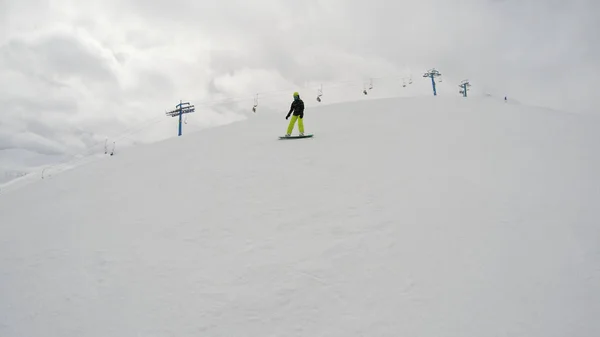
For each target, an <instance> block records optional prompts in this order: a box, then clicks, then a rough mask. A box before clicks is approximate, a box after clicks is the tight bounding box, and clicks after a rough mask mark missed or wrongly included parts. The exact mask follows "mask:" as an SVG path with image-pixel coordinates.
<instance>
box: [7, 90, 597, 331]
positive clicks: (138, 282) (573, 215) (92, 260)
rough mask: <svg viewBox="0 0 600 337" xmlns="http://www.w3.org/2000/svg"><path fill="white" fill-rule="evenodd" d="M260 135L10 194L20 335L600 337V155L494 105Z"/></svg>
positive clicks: (267, 120)
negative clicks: (294, 134)
mask: <svg viewBox="0 0 600 337" xmlns="http://www.w3.org/2000/svg"><path fill="white" fill-rule="evenodd" d="M306 115H307V117H306V121H305V125H306V129H307V130H306V131H307V132H313V133H315V137H314V138H312V139H303V140H293V141H290V140H286V141H279V140H277V136H279V135H281V134H282V133H284V131H285V128H286V125H287V121H285V120H284V115H269V114H257V115H256V116H255V117H254V118H252V119H250V120H247V121H242V122H237V123H234V124H231V125H227V126H222V127H217V128H213V129H209V130H205V131H202V132H198V133H194V134H186V135H185V136H184V137H181V138H176V139H170V140H167V141H164V142H160V143H157V144H152V145H148V146H140V147H137V148H131V149H128V150H125V151H122V152H120V153H119V155H117V156H115V157H110V158H107V159H106V160H101V161H98V162H94V163H90V164H87V165H84V166H80V167H77V168H74V169H72V170H70V171H66V172H64V173H62V174H58V175H55V176H52V177H51V178H49V179H45V180H43V181H38V182H36V183H34V184H29V185H25V186H23V187H22V188H20V189H16V190H14V191H11V192H9V193H4V194H0V336H3V337H4V336H5V337H13V336H28V337H37V336H61V337H71V336H78V337H79V336H124V337H125V336H127V337H130V336H211V337H214V336H311V337H315V336H344V337H347V336H425V337H434V336H528V337H531V336H540V337H542V336H543V337H551V336H557V337H558V336H581V337H583V336H598V335H600V322H599V321H598V319H597V318H598V317H600V227H599V226H598V223H599V219H600V210H599V208H598V207H597V205H598V200H600V180H599V179H598V172H600V151H599V150H600V149H599V147H600V145H599V144H600V136H599V135H598V132H597V130H598V127H599V125H598V124H597V123H595V122H590V121H589V120H587V119H586V118H585V117H582V116H575V115H570V114H566V113H560V112H551V111H545V110H542V109H533V108H527V107H524V106H514V105H511V104H504V103H503V102H498V101H496V100H489V99H484V98H482V99H472V98H469V99H462V98H443V97H435V98H434V97H423V98H394V99H381V100H369V101H362V102H351V103H344V104H339V105H331V106H327V107H322V108H314V109H310V110H309V111H307V113H306Z"/></svg>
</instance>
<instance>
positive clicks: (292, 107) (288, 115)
mask: <svg viewBox="0 0 600 337" xmlns="http://www.w3.org/2000/svg"><path fill="white" fill-rule="evenodd" d="M294 103H295V102H294ZM294 103H292V105H291V106H290V111H289V112H288V114H287V116H286V117H285V119H288V118H289V117H290V115H291V114H292V112H293V111H294Z"/></svg>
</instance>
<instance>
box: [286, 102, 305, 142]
mask: <svg viewBox="0 0 600 337" xmlns="http://www.w3.org/2000/svg"><path fill="white" fill-rule="evenodd" d="M292 112H293V113H294V115H293V116H292V120H291V121H290V124H289V125H288V129H287V133H286V134H285V136H286V137H289V136H290V135H291V134H292V131H293V130H294V125H295V124H296V121H298V130H299V131H300V136H304V122H303V119H304V102H303V101H302V100H301V99H300V94H298V93H297V92H295V93H294V101H293V102H292V106H291V107H290V112H288V114H287V116H285V119H286V120H287V119H288V118H290V115H291V114H292Z"/></svg>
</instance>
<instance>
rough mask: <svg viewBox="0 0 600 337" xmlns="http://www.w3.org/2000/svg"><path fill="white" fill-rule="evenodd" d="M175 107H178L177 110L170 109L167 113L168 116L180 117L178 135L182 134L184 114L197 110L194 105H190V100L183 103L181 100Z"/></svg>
mask: <svg viewBox="0 0 600 337" xmlns="http://www.w3.org/2000/svg"><path fill="white" fill-rule="evenodd" d="M175 107H176V109H175V110H173V111H169V112H167V113H166V114H167V116H170V117H179V135H178V136H181V134H182V132H181V131H182V130H181V129H182V125H181V124H182V119H183V117H182V116H183V115H184V114H189V113H192V112H194V111H196V108H195V107H194V106H193V105H190V103H189V102H186V103H183V102H182V101H179V104H177V105H176V106H175Z"/></svg>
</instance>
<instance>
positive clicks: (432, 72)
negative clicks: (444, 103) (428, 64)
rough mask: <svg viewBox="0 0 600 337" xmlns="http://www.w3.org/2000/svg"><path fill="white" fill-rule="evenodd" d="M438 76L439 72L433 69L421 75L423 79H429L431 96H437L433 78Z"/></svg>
mask: <svg viewBox="0 0 600 337" xmlns="http://www.w3.org/2000/svg"><path fill="white" fill-rule="evenodd" d="M440 76H442V74H440V72H439V71H437V70H435V68H434V69H430V70H428V71H427V72H426V73H425V74H423V77H429V78H431V85H432V86H433V96H437V91H436V90H435V78H436V77H440Z"/></svg>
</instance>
